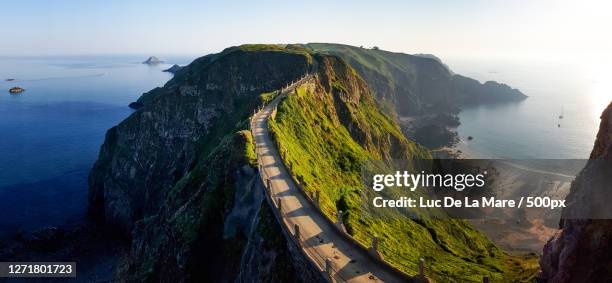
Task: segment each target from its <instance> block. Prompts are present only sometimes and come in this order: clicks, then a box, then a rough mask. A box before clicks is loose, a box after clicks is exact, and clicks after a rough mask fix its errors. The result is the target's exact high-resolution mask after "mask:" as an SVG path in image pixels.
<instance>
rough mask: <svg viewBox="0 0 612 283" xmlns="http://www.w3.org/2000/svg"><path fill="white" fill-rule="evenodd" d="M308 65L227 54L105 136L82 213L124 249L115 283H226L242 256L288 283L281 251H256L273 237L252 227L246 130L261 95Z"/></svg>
mask: <svg viewBox="0 0 612 283" xmlns="http://www.w3.org/2000/svg"><path fill="white" fill-rule="evenodd" d="M311 64H312V57H311V56H310V55H309V54H308V53H306V52H303V51H300V50H289V49H284V48H279V47H277V46H263V45H248V46H241V47H235V48H229V49H227V50H225V51H223V52H222V53H219V54H214V55H209V56H205V57H202V58H199V59H197V60H195V61H194V62H193V63H191V64H190V65H189V66H186V67H185V68H181V70H179V71H178V72H177V73H176V74H175V76H174V78H173V79H172V80H170V81H169V82H168V83H167V84H166V85H165V86H164V87H161V88H156V89H154V90H152V91H150V92H149V93H146V94H144V95H143V96H142V97H141V98H140V99H139V100H138V103H139V104H140V107H139V108H138V111H136V112H134V113H133V114H132V115H131V116H130V117H128V118H127V119H125V120H124V121H123V122H121V123H120V124H119V125H117V126H116V127H113V128H111V129H110V130H109V131H108V133H107V135H106V140H105V142H104V144H103V146H102V148H101V149H100V154H99V158H98V160H97V162H96V164H95V165H94V167H93V169H92V171H91V173H90V177H89V185H90V207H89V212H90V214H91V215H93V216H94V217H96V218H97V219H98V220H100V221H102V222H104V223H106V224H107V225H108V226H110V227H113V228H115V229H116V230H117V231H118V232H119V233H122V234H123V235H126V236H127V237H129V238H130V240H131V251H130V253H129V256H128V257H127V258H126V259H125V262H126V264H125V268H123V269H122V270H120V272H119V277H120V278H119V279H122V280H129V281H131V280H133V281H162V282H181V281H196V282H199V281H208V282H220V281H221V282H224V281H232V280H233V279H234V278H236V276H237V274H238V273H240V262H241V261H243V260H242V257H243V253H244V250H245V249H246V248H247V247H250V248H249V250H251V251H253V252H254V253H256V254H260V253H261V254H266V255H268V256H269V258H268V260H267V261H266V262H265V265H264V264H263V263H262V265H261V266H260V267H261V271H262V272H264V270H269V271H271V272H275V276H276V277H274V278H279V280H281V279H283V280H286V281H294V280H295V279H296V278H295V276H296V274H298V273H299V271H297V272H292V271H291V270H294V269H293V267H292V266H293V263H292V262H291V261H290V260H289V259H287V258H286V257H284V256H282V255H283V254H284V253H286V252H287V251H286V249H287V248H286V245H285V243H284V242H283V241H281V240H278V241H269V242H264V243H263V244H260V245H257V244H255V243H257V239H258V238H260V237H261V236H260V235H261V234H262V233H263V232H262V231H268V233H270V234H273V235H274V234H275V233H278V231H279V230H278V229H279V227H274V225H277V224H276V222H274V221H271V222H270V221H258V219H259V218H261V217H262V216H261V215H260V208H261V207H262V199H263V195H262V194H261V192H262V191H263V189H262V188H261V187H260V186H261V184H260V182H259V181H258V180H259V178H258V177H257V176H258V172H257V170H256V169H255V168H256V165H255V153H254V147H253V144H252V137H251V134H250V132H248V131H245V130H246V129H248V117H249V116H250V115H251V114H252V113H253V111H254V110H255V109H257V107H259V105H261V101H262V98H261V96H260V95H261V94H262V93H266V92H270V91H272V90H275V89H279V88H281V87H282V86H284V85H286V84H287V83H289V82H290V81H292V80H295V79H297V78H299V77H300V76H302V75H303V74H304V73H306V72H307V71H308V70H309V69H310V68H311V66H312V65H311ZM265 205H266V204H263V206H265ZM262 213H263V212H262ZM270 231H271V232H270ZM275 236H276V237H277V238H278V237H279V236H280V237H281V238H282V235H275ZM277 255H278V256H277ZM252 268H255V269H257V268H258V266H256V265H253V266H252ZM259 275H261V276H263V275H265V274H263V273H262V274H252V273H248V272H246V273H244V275H243V278H247V279H248V278H256V277H257V276H259Z"/></svg>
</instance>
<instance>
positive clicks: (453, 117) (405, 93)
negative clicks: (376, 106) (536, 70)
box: [304, 43, 526, 148]
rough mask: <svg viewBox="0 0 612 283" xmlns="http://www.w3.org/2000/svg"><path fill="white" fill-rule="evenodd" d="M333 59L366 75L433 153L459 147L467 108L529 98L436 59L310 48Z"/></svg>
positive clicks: (406, 129)
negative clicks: (461, 122) (459, 131)
mask: <svg viewBox="0 0 612 283" xmlns="http://www.w3.org/2000/svg"><path fill="white" fill-rule="evenodd" d="M304 46H305V47H306V48H309V49H311V50H313V51H316V52H320V53H324V54H333V55H336V56H339V57H340V58H342V59H344V60H345V61H346V62H348V63H349V64H350V65H351V66H352V67H353V68H354V69H355V70H357V72H358V73H359V75H361V76H362V77H363V78H364V79H365V80H366V82H367V83H368V85H369V86H370V88H371V89H372V92H373V94H374V96H375V97H376V99H377V100H378V101H379V103H380V104H381V105H383V107H384V108H385V109H386V110H387V112H388V113H390V114H391V115H393V116H395V117H396V120H398V122H399V123H400V126H401V128H402V132H403V133H404V134H405V135H406V136H407V137H410V138H411V139H414V140H416V141H417V142H419V143H420V144H422V145H425V146H427V147H429V148H438V147H441V146H446V145H452V144H453V143H455V142H456V141H457V137H456V136H457V134H456V131H455V130H454V128H456V127H457V126H458V125H459V118H458V117H457V114H458V113H459V111H460V110H461V109H462V108H463V107H466V106H468V105H478V104H483V103H498V102H511V101H520V100H523V99H525V98H526V96H525V95H524V94H523V93H521V92H520V91H518V90H516V89H512V88H511V87H509V86H507V85H505V84H499V83H497V82H493V81H489V82H486V83H484V84H481V83H480V82H478V81H476V80H473V79H470V78H467V77H464V76H461V75H457V74H454V73H452V72H451V70H450V69H449V68H448V66H446V65H444V64H443V63H442V62H441V60H440V59H439V58H437V57H435V56H433V55H428V54H418V55H408V54H404V53H394V52H389V51H384V50H380V49H366V48H362V47H355V46H349V45H342V44H332V43H309V44H306V45H304Z"/></svg>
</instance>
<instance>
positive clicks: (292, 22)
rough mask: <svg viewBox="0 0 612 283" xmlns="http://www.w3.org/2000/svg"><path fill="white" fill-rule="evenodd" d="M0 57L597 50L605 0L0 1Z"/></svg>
mask: <svg viewBox="0 0 612 283" xmlns="http://www.w3.org/2000/svg"><path fill="white" fill-rule="evenodd" d="M1 6H2V11H3V15H2V19H3V20H2V22H3V25H4V27H3V28H2V29H0V38H2V43H0V56H14V55H43V56H44V55H82V54H150V55H164V54H165V55H204V54H208V53H211V52H218V51H221V50H222V49H224V48H226V47H229V46H233V45H239V44H243V43H306V42H335V43H345V44H350V45H357V46H359V45H363V46H366V47H369V46H379V47H380V48H381V49H385V50H391V51H398V52H406V53H431V54H435V55H438V56H441V57H457V56H459V57H461V56H463V57H503V58H512V57H522V58H544V57H546V58H551V59H556V60H565V59H567V58H570V59H577V58H590V59H597V58H601V57H602V56H606V57H607V58H608V59H609V58H610V57H609V56H610V55H609V54H608V53H609V51H610V50H612V38H611V36H610V30H609V28H610V27H612V17H610V16H609V12H610V11H611V8H612V4H609V3H608V2H606V1H595V0H593V1H565V0H563V1H552V0H538V1H520V0H515V1H498V0H487V1H485V0H482V1H471V0H450V1H443V0H438V1H408V0H403V1H390V0H388V1H385V0H383V1H361V0H354V1H340V0H334V1H329V0H327V1H319V0H310V1H265V0H260V1H233V0H228V1H216V2H212V1H202V0H199V1H196V0H193V1H192V0H178V1H161V0H147V1H144V0H143V1H138V0H131V1H128V0H104V1H102V0H87V1H82V0H54V1H43V0H19V1H3V3H2V4H1Z"/></svg>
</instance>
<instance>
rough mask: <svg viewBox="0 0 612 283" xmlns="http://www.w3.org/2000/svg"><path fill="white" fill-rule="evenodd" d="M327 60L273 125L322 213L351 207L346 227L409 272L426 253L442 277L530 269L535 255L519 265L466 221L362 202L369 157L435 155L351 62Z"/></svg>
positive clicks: (432, 270) (477, 278)
mask: <svg viewBox="0 0 612 283" xmlns="http://www.w3.org/2000/svg"><path fill="white" fill-rule="evenodd" d="M372 52H374V51H372ZM322 61H323V62H320V63H322V65H324V67H322V68H323V70H320V74H321V79H320V81H319V82H318V83H316V84H308V85H303V86H301V87H299V88H298V89H296V92H295V94H293V95H290V96H288V97H287V98H286V99H285V100H283V101H282V102H281V103H280V105H279V106H278V110H277V114H276V116H275V118H274V119H271V120H270V124H269V126H270V129H271V132H272V134H273V136H274V138H275V140H276V141H277V143H278V148H279V149H280V152H281V155H282V157H283V160H284V163H285V164H286V165H287V166H288V167H289V168H290V169H291V172H292V174H294V178H295V179H296V180H297V181H298V182H300V183H301V184H302V185H303V186H304V190H305V192H306V193H307V194H309V195H313V194H314V192H315V191H319V192H320V206H321V210H322V211H323V213H324V214H325V215H326V216H327V217H329V218H330V219H333V220H335V219H336V212H337V210H343V211H346V212H347V213H346V214H344V222H345V225H346V227H347V230H348V232H349V233H350V234H351V235H352V236H353V237H354V238H355V239H357V240H358V241H359V242H361V243H362V244H364V245H365V246H369V245H370V240H371V237H372V236H378V237H379V239H380V250H381V252H382V254H383V255H384V257H385V259H386V260H387V261H388V262H390V263H391V264H393V265H394V266H396V267H398V268H399V269H401V270H403V271H405V272H406V273H408V274H410V275H415V274H416V273H417V271H418V267H417V263H418V259H419V258H421V257H423V258H424V259H425V261H426V269H427V274H428V276H430V277H432V278H434V279H440V280H442V279H444V281H457V282H463V281H474V282H481V281H482V277H483V276H490V277H491V278H492V279H493V281H500V280H502V278H518V275H517V274H519V273H522V272H523V273H525V272H524V268H525V267H527V266H528V265H529V262H533V260H531V261H527V262H524V263H520V264H516V262H517V260H516V259H515V258H512V257H510V256H508V255H507V254H505V253H504V252H503V251H502V250H500V249H499V248H497V247H496V246H495V245H494V244H493V243H492V242H491V241H490V240H488V239H487V238H486V237H485V236H484V235H483V234H481V233H480V232H478V231H477V230H475V229H474V228H473V227H472V226H471V225H470V224H469V223H467V222H466V221H462V220H431V219H425V218H423V219H420V220H412V219H410V218H408V217H407V216H405V215H401V214H394V215H392V217H384V218H383V217H381V216H379V215H374V214H373V213H371V212H370V211H368V210H367V209H365V208H364V207H365V206H366V204H365V203H364V201H366V200H367V199H368V198H367V197H364V195H365V194H367V193H368V192H369V191H370V190H369V189H367V188H366V187H365V186H364V184H363V181H362V176H361V168H362V166H363V165H364V163H365V162H368V161H369V160H380V161H382V162H383V163H385V162H390V160H391V159H392V158H401V159H409V160H410V159H422V158H430V155H429V153H428V151H426V150H425V149H423V148H422V147H420V146H419V145H417V144H415V143H414V142H411V141H409V140H406V139H405V138H404V137H403V136H402V134H401V133H400V130H399V127H398V126H397V124H395V123H394V122H393V121H392V120H391V119H390V118H389V117H388V116H386V115H384V114H383V113H382V111H381V110H380V107H379V106H377V104H376V103H375V102H374V101H373V99H372V98H371V95H370V93H369V90H368V88H367V85H365V83H364V82H363V81H362V80H361V79H360V78H359V76H357V75H356V74H355V72H354V71H353V70H352V68H350V67H348V66H346V65H345V64H343V63H342V62H341V61H340V60H336V59H330V57H326V58H324V59H323V60H322ZM533 270H534V269H532V272H531V273H530V274H533Z"/></svg>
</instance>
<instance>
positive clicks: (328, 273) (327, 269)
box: [325, 258, 334, 282]
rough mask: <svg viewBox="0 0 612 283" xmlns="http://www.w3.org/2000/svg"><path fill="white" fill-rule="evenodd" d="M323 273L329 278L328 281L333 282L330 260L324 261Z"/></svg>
mask: <svg viewBox="0 0 612 283" xmlns="http://www.w3.org/2000/svg"><path fill="white" fill-rule="evenodd" d="M325 273H327V276H329V280H330V281H331V282H334V274H333V273H334V269H333V268H332V260H331V259H330V258H326V259H325Z"/></svg>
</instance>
